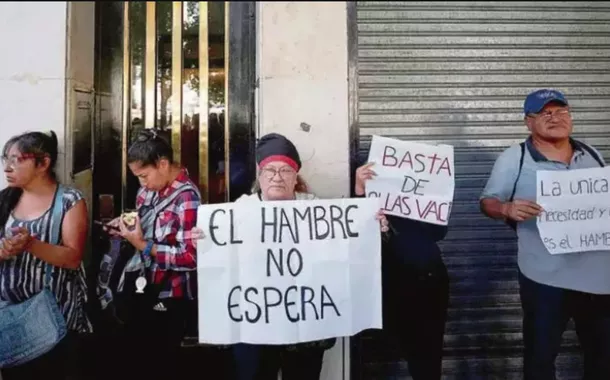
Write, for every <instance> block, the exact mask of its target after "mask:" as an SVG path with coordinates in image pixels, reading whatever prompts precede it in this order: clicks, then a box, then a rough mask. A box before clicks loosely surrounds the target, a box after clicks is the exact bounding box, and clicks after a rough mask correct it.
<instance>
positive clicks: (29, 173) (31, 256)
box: [0, 132, 92, 380]
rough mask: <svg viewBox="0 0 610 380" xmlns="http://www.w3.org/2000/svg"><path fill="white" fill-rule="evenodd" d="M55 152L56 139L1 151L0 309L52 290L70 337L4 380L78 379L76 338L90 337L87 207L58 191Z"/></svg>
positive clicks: (17, 141) (30, 138) (23, 138)
mask: <svg viewBox="0 0 610 380" xmlns="http://www.w3.org/2000/svg"><path fill="white" fill-rule="evenodd" d="M57 151H58V147H57V137H56V136H55V133H53V132H50V133H42V132H28V133H24V134H21V135H18V136H15V137H12V138H11V139H10V140H9V141H8V142H7V143H6V144H5V145H4V149H3V154H2V165H3V167H4V174H5V176H6V182H7V185H8V186H7V187H6V188H5V189H4V190H2V191H1V192H0V237H1V238H2V247H1V248H0V308H2V307H10V306H11V305H16V304H20V303H22V302H24V301H26V300H28V299H30V298H31V297H34V296H36V295H37V294H39V293H40V292H41V291H42V290H43V288H45V287H47V286H48V289H50V290H51V293H52V294H53V295H54V296H55V300H56V302H57V306H58V307H59V310H60V312H61V315H63V318H64V320H65V321H64V322H65V325H66V327H67V330H68V333H67V335H66V336H65V337H64V338H63V339H62V340H60V341H59V343H57V344H56V345H55V346H54V347H53V348H52V349H51V350H50V351H47V352H46V353H44V354H42V355H40V356H38V357H36V358H34V359H33V360H30V361H28V362H26V363H25V364H21V365H17V366H13V367H9V368H4V369H2V370H1V371H2V375H1V376H0V377H1V378H2V379H3V380H14V379H42V378H45V379H47V378H48V379H68V378H78V365H79V360H78V349H77V344H78V333H87V332H91V330H92V327H91V324H90V323H89V320H88V318H87V316H86V314H85V309H84V305H85V303H86V294H87V290H86V283H85V272H84V269H83V265H82V259H83V253H84V251H85V244H86V239H87V232H88V216H87V215H88V214H87V205H86V204H85V201H84V199H83V195H82V194H81V192H80V191H78V190H76V189H74V188H70V187H65V186H62V185H60V184H59V182H58V180H57V176H56V175H55V172H54V168H55V164H56V163H57ZM59 226H60V227H61V229H59ZM52 231H56V232H55V233H53V232H52ZM54 236H55V237H56V238H54ZM46 275H48V277H47V276H46ZM39 318H41V319H43V316H39ZM0 334H1V333H0ZM1 341H2V340H1V337H0V342H1ZM3 348H4V347H3Z"/></svg>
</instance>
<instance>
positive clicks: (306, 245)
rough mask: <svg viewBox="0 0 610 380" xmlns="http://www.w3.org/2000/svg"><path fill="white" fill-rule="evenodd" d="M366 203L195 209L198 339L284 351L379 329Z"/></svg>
mask: <svg viewBox="0 0 610 380" xmlns="http://www.w3.org/2000/svg"><path fill="white" fill-rule="evenodd" d="M378 210H379V204H378V201H377V200H375V199H364V198H362V199H336V200H308V201H275V202H258V201H254V202H237V203H225V204H214V205H202V206H200V207H199V211H198V223H197V226H198V228H200V229H202V230H203V232H204V234H205V238H204V239H202V240H199V241H198V246H197V273H198V302H199V341H200V342H201V343H210V344H233V343H239V342H243V343H253V344H291V343H298V342H307V341H313V340H319V339H325V338H331V337H341V336H351V335H354V334H357V333H358V332H360V331H362V330H364V329H369V328H381V326H382V319H381V240H380V239H381V236H380V234H381V233H380V231H379V222H378V221H377V220H376V219H375V214H376V212H377V211H378Z"/></svg>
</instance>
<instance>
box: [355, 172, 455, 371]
mask: <svg viewBox="0 0 610 380" xmlns="http://www.w3.org/2000/svg"><path fill="white" fill-rule="evenodd" d="M374 165H375V164H374V163H372V162H369V163H365V164H364V165H362V166H360V167H358V169H357V170H356V174H355V186H354V193H355V195H356V196H357V197H363V196H366V191H365V188H366V182H367V181H369V180H371V179H373V178H374V177H375V176H376V175H377V174H376V173H375V170H374ZM387 219H388V221H389V227H390V232H389V234H388V235H387V236H386V239H384V240H385V241H384V244H383V246H382V252H383V256H382V268H383V330H384V336H386V337H387V338H388V339H390V340H393V341H395V343H396V344H397V346H398V348H399V353H400V355H401V356H402V357H403V358H404V359H405V360H407V362H408V363H409V372H410V373H411V376H412V377H413V379H414V380H434V379H440V378H441V370H442V356H443V336H444V333H445V322H446V319H447V308H448V303H449V275H448V273H447V268H446V267H445V264H444V262H443V259H442V256H441V251H440V249H439V247H438V245H437V242H438V241H440V240H442V239H443V238H444V237H445V235H446V234H447V226H443V225H438V224H431V223H426V222H423V221H419V220H413V219H407V218H402V217H398V216H394V215H387Z"/></svg>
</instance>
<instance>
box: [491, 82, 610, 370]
mask: <svg viewBox="0 0 610 380" xmlns="http://www.w3.org/2000/svg"><path fill="white" fill-rule="evenodd" d="M523 111H524V114H525V119H524V120H525V124H526V126H527V128H528V129H529V131H530V136H529V137H528V138H527V139H526V140H525V141H524V142H522V143H521V144H518V145H514V146H511V147H509V148H508V149H506V150H505V151H504V152H502V154H500V156H499V157H498V158H497V160H496V161H495V164H494V166H493V169H492V171H491V174H490V177H489V179H488V181H487V185H486V186H485V189H484V190H483V193H482V195H481V199H480V206H481V210H482V212H483V213H484V214H485V215H487V216H488V217H490V218H493V219H498V220H503V221H505V222H506V223H507V224H509V225H511V226H512V227H513V228H514V229H516V232H517V239H518V266H519V285H520V295H521V305H522V308H523V313H524V316H523V340H524V348H525V350H524V368H523V370H524V379H525V380H534V379H535V380H547V379H549V380H550V379H555V376H556V375H555V360H556V358H557V355H558V352H559V348H560V345H561V337H562V335H563V332H564V331H565V329H566V325H567V322H568V320H569V319H573V320H574V322H575V325H576V331H577V333H578V337H579V339H580V344H581V346H582V348H583V351H584V377H583V378H584V379H610V277H609V276H608V275H607V272H608V268H610V253H609V252H608V251H607V250H605V251H590V252H576V253H571V254H561V255H559V254H551V252H550V250H551V248H550V246H548V245H547V244H548V243H549V242H548V241H547V239H542V238H541V233H540V232H541V230H540V229H539V227H538V223H539V222H540V220H539V219H540V218H539V217H542V216H544V215H545V214H546V213H547V210H544V209H543V207H541V206H540V205H539V201H538V198H537V197H538V190H537V186H538V183H537V172H540V171H562V172H564V173H565V171H575V174H576V173H577V171H576V170H577V169H585V168H599V167H600V166H602V167H603V166H604V165H605V164H604V161H603V159H602V157H601V155H600V154H599V152H598V151H597V150H595V149H594V148H592V147H591V146H589V145H587V144H585V143H583V142H581V141H577V140H575V139H573V138H572V137H571V135H572V132H573V121H572V116H571V112H570V106H569V104H568V100H567V99H566V97H565V95H564V94H563V93H561V92H559V91H557V90H552V89H542V90H537V91H534V92H532V93H530V94H529V95H528V96H527V97H526V98H525V102H524V107H523ZM562 174H563V173H562ZM556 195H559V194H556ZM554 228H561V226H560V225H558V226H556V227H554ZM557 243H559V242H557Z"/></svg>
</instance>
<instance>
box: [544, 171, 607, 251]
mask: <svg viewBox="0 0 610 380" xmlns="http://www.w3.org/2000/svg"><path fill="white" fill-rule="evenodd" d="M536 177H537V178H536V183H537V185H536V194H537V195H536V202H537V203H538V204H539V205H540V206H542V208H543V209H544V211H543V212H542V213H541V214H540V215H539V216H538V220H537V222H536V223H537V225H538V231H539V233H540V238H541V239H542V241H543V243H544V245H545V246H546V248H547V249H548V250H549V252H550V253H551V254H564V253H573V252H588V251H609V253H610V194H609V189H608V186H609V183H610V167H605V168H593V169H578V170H569V171H538V172H537V173H536Z"/></svg>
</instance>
